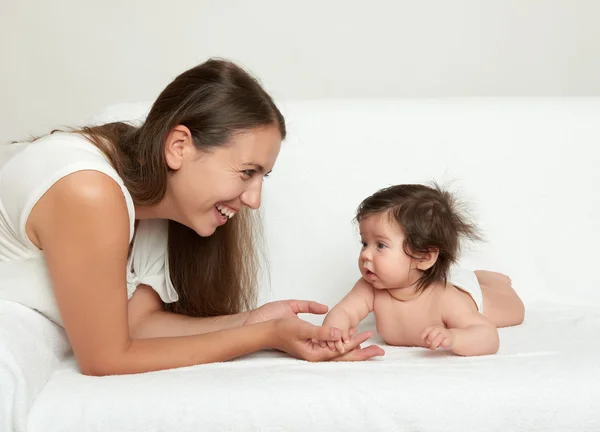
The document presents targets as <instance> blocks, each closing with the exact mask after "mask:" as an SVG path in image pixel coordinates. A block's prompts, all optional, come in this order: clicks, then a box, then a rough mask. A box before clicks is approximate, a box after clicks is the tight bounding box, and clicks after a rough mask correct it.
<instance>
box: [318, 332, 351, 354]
mask: <svg viewBox="0 0 600 432" xmlns="http://www.w3.org/2000/svg"><path fill="white" fill-rule="evenodd" d="M355 334H356V329H355V328H351V329H349V330H343V329H342V337H341V339H340V340H338V341H335V342H333V341H318V340H313V343H316V344H319V345H320V346H321V348H325V347H329V349H330V350H331V351H338V352H341V353H345V352H346V349H345V348H344V345H345V344H347V343H349V342H350V339H351V338H352V336H354V335H355Z"/></svg>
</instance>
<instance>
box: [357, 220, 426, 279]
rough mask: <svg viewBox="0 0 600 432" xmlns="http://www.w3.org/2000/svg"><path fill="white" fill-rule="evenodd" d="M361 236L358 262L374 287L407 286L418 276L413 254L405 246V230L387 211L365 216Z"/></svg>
mask: <svg viewBox="0 0 600 432" xmlns="http://www.w3.org/2000/svg"><path fill="white" fill-rule="evenodd" d="M360 237H361V241H362V249H361V252H360V255H359V258H358V266H359V268H360V272H361V274H362V277H363V278H364V279H365V280H366V281H368V282H369V283H371V284H372V285H373V287H374V288H377V289H393V288H407V287H409V286H411V285H413V284H414V283H415V282H416V281H417V280H418V279H419V277H420V274H419V273H420V272H419V271H418V270H417V268H416V265H415V264H414V260H413V258H411V257H410V256H408V255H407V254H406V253H405V252H404V249H403V244H404V233H403V232H402V229H401V228H400V227H399V226H398V225H397V224H394V223H392V222H391V221H390V219H389V216H388V213H387V212H385V213H377V214H373V215H370V216H367V217H365V218H363V219H362V220H361V222H360Z"/></svg>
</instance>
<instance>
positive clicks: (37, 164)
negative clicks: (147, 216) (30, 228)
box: [0, 133, 135, 237]
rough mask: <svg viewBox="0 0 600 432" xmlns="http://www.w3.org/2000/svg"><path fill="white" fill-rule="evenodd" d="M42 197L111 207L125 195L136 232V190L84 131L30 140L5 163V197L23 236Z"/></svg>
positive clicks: (1, 182)
mask: <svg viewBox="0 0 600 432" xmlns="http://www.w3.org/2000/svg"><path fill="white" fill-rule="evenodd" d="M42 197H43V198H44V201H45V202H46V203H48V202H49V201H56V202H57V203H59V202H60V203H62V204H63V205H64V204H66V203H71V202H72V203H75V204H77V205H86V206H100V207H102V206H108V207H109V208H112V207H114V203H115V202H118V200H120V202H123V199H125V204H126V207H127V212H128V216H129V223H130V237H132V236H133V231H134V222H135V208H134V204H133V199H132V197H131V195H130V194H129V192H128V191H127V189H126V187H125V185H124V182H123V180H122V178H121V177H120V176H119V174H118V173H117V171H116V170H115V169H114V167H113V166H112V165H111V164H110V162H109V161H108V158H107V157H106V156H105V155H104V153H102V151H101V150H100V149H98V148H97V147H96V146H95V145H94V144H92V143H91V142H89V141H88V140H87V139H86V138H85V137H83V136H81V135H79V134H76V133H55V134H51V135H48V136H45V137H43V138H40V139H39V140H36V141H33V142H31V143H28V144H26V146H25V148H23V149H21V150H20V151H18V152H17V153H16V154H15V155H13V156H12V157H11V159H10V160H9V161H7V162H6V163H5V164H4V166H3V167H2V168H1V170H0V202H1V203H2V205H3V206H4V208H5V211H6V213H7V214H8V218H9V219H10V220H11V221H12V222H13V226H14V230H15V231H16V232H17V233H19V234H20V235H22V236H25V224H26V222H27V221H28V220H29V218H30V214H31V213H32V211H33V209H34V207H36V205H37V204H38V203H39V202H40V201H41V200H42ZM42 207H46V206H42ZM52 207H53V206H52Z"/></svg>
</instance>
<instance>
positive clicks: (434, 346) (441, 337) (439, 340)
mask: <svg viewBox="0 0 600 432" xmlns="http://www.w3.org/2000/svg"><path fill="white" fill-rule="evenodd" d="M444 338H445V336H444V334H443V333H438V335H437V336H436V337H435V338H433V340H432V341H431V345H429V349H431V350H432V351H435V350H436V349H437V348H438V347H439V346H440V344H441V343H442V340H444Z"/></svg>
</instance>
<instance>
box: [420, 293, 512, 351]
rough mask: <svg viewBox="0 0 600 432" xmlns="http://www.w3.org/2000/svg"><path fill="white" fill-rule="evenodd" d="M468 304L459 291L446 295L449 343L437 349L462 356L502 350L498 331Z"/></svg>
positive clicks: (445, 321)
mask: <svg viewBox="0 0 600 432" xmlns="http://www.w3.org/2000/svg"><path fill="white" fill-rule="evenodd" d="M468 302H469V300H467V299H466V298H465V297H464V296H463V295H462V294H461V293H459V292H457V291H456V290H447V292H446V293H444V300H443V309H442V321H443V322H444V324H445V325H446V327H447V328H448V329H447V330H446V331H447V332H448V334H449V337H448V339H449V340H448V341H447V342H446V343H445V344H444V343H439V344H438V345H441V346H442V347H443V348H447V349H450V350H452V352H454V353H455V354H458V355H462V356H476V355H487V354H495V353H496V352H498V348H499V346H500V339H499V336H498V329H497V328H496V326H494V325H493V324H492V323H491V322H490V321H489V320H488V319H487V318H486V317H484V316H483V315H482V314H480V313H479V312H478V311H477V310H475V309H474V308H473V306H472V305H471V304H469V303H468ZM441 333H444V332H443V331H442V332H441ZM442 340H444V339H442ZM430 342H434V341H431V340H430ZM426 343H427V340H426ZM434 343H435V342H434Z"/></svg>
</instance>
